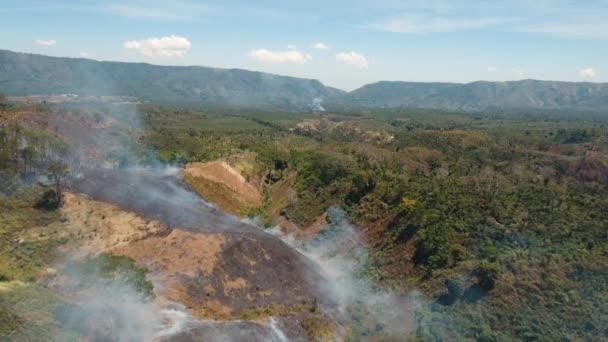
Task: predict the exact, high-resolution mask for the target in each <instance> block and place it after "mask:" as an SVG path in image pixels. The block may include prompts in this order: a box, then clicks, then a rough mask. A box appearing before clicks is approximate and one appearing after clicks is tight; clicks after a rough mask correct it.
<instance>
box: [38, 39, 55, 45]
mask: <svg viewBox="0 0 608 342" xmlns="http://www.w3.org/2000/svg"><path fill="white" fill-rule="evenodd" d="M36 44H38V45H42V46H55V45H57V42H56V41H55V40H54V39H49V40H44V39H36Z"/></svg>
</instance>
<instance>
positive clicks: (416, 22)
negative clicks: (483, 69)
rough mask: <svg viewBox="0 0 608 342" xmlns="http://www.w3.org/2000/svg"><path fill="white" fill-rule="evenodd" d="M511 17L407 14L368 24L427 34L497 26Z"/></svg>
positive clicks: (375, 26)
mask: <svg viewBox="0 0 608 342" xmlns="http://www.w3.org/2000/svg"><path fill="white" fill-rule="evenodd" d="M514 20H515V19H510V18H498V17H486V18H483V17H482V18H452V17H444V16H432V15H428V14H405V15H402V16H398V17H392V18H388V19H385V20H382V21H379V22H373V23H371V24H369V25H367V26H369V27H370V28H372V29H375V30H379V31H387V32H393V33H405V34H425V33H441V32H454V31H464V30H471V29H479V28H484V27H488V26H496V25H500V24H504V23H507V22H511V21H514Z"/></svg>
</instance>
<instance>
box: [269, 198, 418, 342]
mask: <svg viewBox="0 0 608 342" xmlns="http://www.w3.org/2000/svg"><path fill="white" fill-rule="evenodd" d="M328 221H329V222H330V223H329V225H328V226H327V227H326V228H325V229H324V230H323V231H322V232H321V233H320V234H319V235H318V236H317V237H315V238H314V239H313V240H311V241H297V240H295V239H294V238H293V237H291V236H289V235H284V234H282V233H281V232H280V230H279V229H278V228H275V229H273V231H272V233H273V234H275V235H277V236H279V237H281V238H282V239H283V240H284V241H285V242H287V243H288V244H289V245H290V246H292V247H293V248H295V249H297V250H298V251H300V252H301V253H302V254H304V255H305V256H306V257H308V258H309V259H310V260H312V261H313V262H314V263H315V265H317V267H318V268H319V270H320V273H321V274H322V275H323V277H324V278H325V281H324V282H323V283H322V284H321V291H322V294H323V296H324V297H325V300H324V302H325V303H327V304H326V307H324V310H326V311H328V312H329V313H330V315H331V316H335V317H338V318H339V319H340V320H341V321H342V323H343V324H344V325H346V326H347V327H349V328H350V332H351V335H360V336H359V337H361V336H362V335H366V334H370V333H372V334H378V335H381V336H386V337H400V338H403V337H404V336H408V335H410V334H412V333H413V332H414V329H415V320H416V318H415V312H416V309H417V308H418V307H419V306H420V304H421V303H422V302H423V300H422V299H421V296H419V295H418V293H417V292H412V293H410V294H409V295H407V296H400V295H397V294H396V293H394V292H392V291H390V290H387V289H380V288H376V287H375V286H374V285H373V284H372V283H371V281H369V280H368V279H367V277H366V276H365V275H364V273H365V271H366V267H368V266H369V260H368V256H367V252H366V246H365V243H364V240H363V238H362V236H361V234H360V232H359V231H358V230H357V229H356V228H355V227H354V226H353V225H351V224H350V223H349V222H348V220H347V219H346V214H345V213H344V212H343V211H342V210H340V209H336V208H331V209H329V210H328Z"/></svg>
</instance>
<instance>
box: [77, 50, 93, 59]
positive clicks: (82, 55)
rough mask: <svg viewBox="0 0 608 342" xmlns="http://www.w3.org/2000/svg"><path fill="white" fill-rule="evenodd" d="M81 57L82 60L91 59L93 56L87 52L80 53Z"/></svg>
mask: <svg viewBox="0 0 608 342" xmlns="http://www.w3.org/2000/svg"><path fill="white" fill-rule="evenodd" d="M80 57H82V58H90V57H91V54H90V53H88V52H86V51H80Z"/></svg>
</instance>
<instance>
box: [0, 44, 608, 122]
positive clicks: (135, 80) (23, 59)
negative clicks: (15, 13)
mask: <svg viewBox="0 0 608 342" xmlns="http://www.w3.org/2000/svg"><path fill="white" fill-rule="evenodd" d="M0 93H4V94H7V95H12V96H24V95H46V94H68V93H73V94H79V95H121V96H133V97H136V98H138V99H139V100H141V101H152V102H172V103H214V104H225V105H236V106H258V107H259V106H263V107H276V108H283V109H290V110H314V109H319V103H320V100H323V101H324V103H328V104H333V105H344V106H353V107H369V108H393V107H414V108H436V109H446V110H473V111H475V110H485V109H493V108H517V109H520V108H521V109H526V108H534V109H542V108H547V109H569V108H576V109H592V110H606V109H608V83H590V82H581V83H574V82H557V81H537V80H523V81H509V82H486V81H478V82H472V83H467V84H459V83H419V82H397V81H395V82H389V81H382V82H377V83H373V84H368V85H365V86H363V87H361V88H359V89H356V90H353V91H351V92H345V91H343V90H339V89H335V88H332V87H328V86H325V85H323V84H322V83H321V82H319V81H317V80H312V79H302V78H295V77H287V76H278V75H273V74H268V73H262V72H254V71H247V70H241V69H218V68H209V67H199V66H158V65H151V64H145V63H123V62H99V61H94V60H88V59H80V58H61V57H48V56H42V55H33V54H25V53H18V52H12V51H6V50H0Z"/></svg>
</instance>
